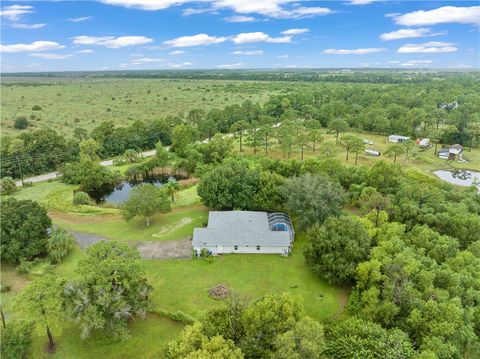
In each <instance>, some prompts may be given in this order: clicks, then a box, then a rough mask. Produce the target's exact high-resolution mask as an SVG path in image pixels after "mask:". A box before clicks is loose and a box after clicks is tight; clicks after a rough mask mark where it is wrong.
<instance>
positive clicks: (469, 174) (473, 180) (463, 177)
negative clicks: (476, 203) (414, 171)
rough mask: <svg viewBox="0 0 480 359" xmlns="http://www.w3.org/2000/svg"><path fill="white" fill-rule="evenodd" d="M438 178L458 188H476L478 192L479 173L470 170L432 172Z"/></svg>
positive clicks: (479, 183) (479, 187)
mask: <svg viewBox="0 0 480 359" xmlns="http://www.w3.org/2000/svg"><path fill="white" fill-rule="evenodd" d="M433 173H434V174H435V175H436V176H437V177H438V178H440V179H441V180H444V181H446V182H448V183H451V184H455V185H458V186H467V187H468V186H476V187H477V188H478V190H479V191H480V172H476V171H470V170H438V171H434V172H433Z"/></svg>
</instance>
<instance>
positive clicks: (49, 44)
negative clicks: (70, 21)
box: [0, 41, 65, 53]
mask: <svg viewBox="0 0 480 359" xmlns="http://www.w3.org/2000/svg"><path fill="white" fill-rule="evenodd" d="M64 47H65V46H63V45H60V44H59V43H58V42H55V41H34V42H32V43H31V44H12V45H3V44H0V52H10V53H11V52H37V51H49V50H57V49H62V48H64Z"/></svg>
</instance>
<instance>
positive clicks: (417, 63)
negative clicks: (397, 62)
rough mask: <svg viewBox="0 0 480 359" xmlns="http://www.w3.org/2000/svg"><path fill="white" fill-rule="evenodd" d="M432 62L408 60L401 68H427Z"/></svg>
mask: <svg viewBox="0 0 480 359" xmlns="http://www.w3.org/2000/svg"><path fill="white" fill-rule="evenodd" d="M432 62H433V61H432V60H409V61H407V62H404V63H403V64H402V66H405V67H415V66H424V67H426V66H428V65H430V64H431V63H432Z"/></svg>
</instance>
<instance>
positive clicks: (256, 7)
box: [101, 0, 332, 19]
mask: <svg viewBox="0 0 480 359" xmlns="http://www.w3.org/2000/svg"><path fill="white" fill-rule="evenodd" d="M101 1H102V2H103V3H105V4H110V5H118V6H124V7H127V8H137V9H142V10H164V9H167V8H169V7H170V6H178V5H183V4H187V3H199V2H200V3H204V4H207V5H209V6H210V8H205V9H192V10H193V12H192V11H189V12H188V14H190V15H191V14H192V13H204V12H212V10H213V11H214V10H220V9H229V10H232V11H234V12H235V13H236V14H240V15H248V14H258V15H263V16H265V17H270V18H284V19H286V18H302V17H312V16H318V15H326V14H330V13H332V10H330V9H329V8H325V7H318V6H311V7H306V6H300V4H301V3H302V1H301V0H243V1H239V0H209V1H206V0H203V1H194V0H101Z"/></svg>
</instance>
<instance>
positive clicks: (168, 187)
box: [163, 179, 180, 203]
mask: <svg viewBox="0 0 480 359" xmlns="http://www.w3.org/2000/svg"><path fill="white" fill-rule="evenodd" d="M163 188H164V189H165V192H166V193H167V194H168V195H169V196H170V197H171V198H172V203H174V202H175V194H176V193H177V191H178V190H179V189H180V185H179V184H178V182H177V181H175V180H172V179H169V180H168V182H167V183H165V184H164V185H163Z"/></svg>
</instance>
